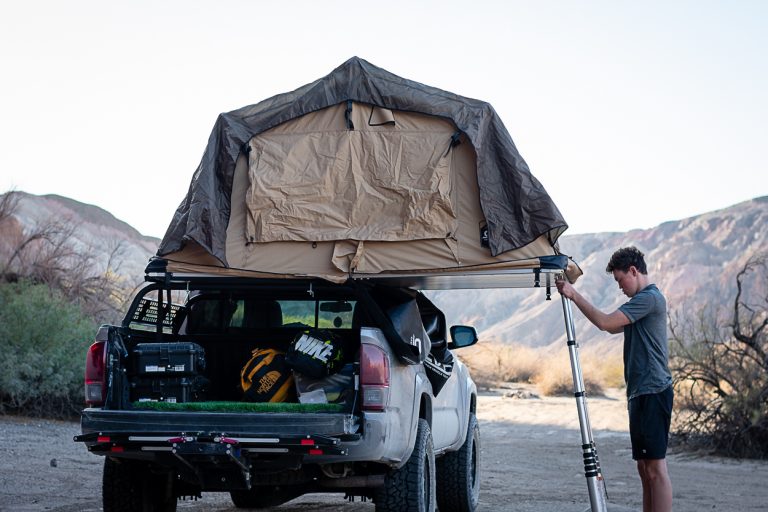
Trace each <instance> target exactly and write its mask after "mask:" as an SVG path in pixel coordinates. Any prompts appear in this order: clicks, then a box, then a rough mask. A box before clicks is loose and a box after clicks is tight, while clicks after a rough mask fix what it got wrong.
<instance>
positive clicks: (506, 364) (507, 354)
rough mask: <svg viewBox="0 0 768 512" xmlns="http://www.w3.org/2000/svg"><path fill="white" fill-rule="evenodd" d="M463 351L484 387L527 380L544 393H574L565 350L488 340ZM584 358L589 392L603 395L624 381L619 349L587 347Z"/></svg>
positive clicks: (584, 372)
mask: <svg viewBox="0 0 768 512" xmlns="http://www.w3.org/2000/svg"><path fill="white" fill-rule="evenodd" d="M459 355H460V357H461V359H462V360H463V361H464V362H465V363H466V365H467V366H468V367H469V369H470V371H471V373H472V378H473V379H474V380H475V382H476V383H477V384H478V386H480V387H486V388H490V387H494V386H496V385H498V384H499V383H501V382H527V383H534V384H536V385H537V387H538V388H539V391H540V392H541V393H542V394H544V395H551V396H563V395H567V396H573V377H572V373H571V366H570V360H569V357H568V353H567V352H566V351H565V350H562V351H561V350H553V349H551V348H533V347H526V346H524V345H518V344H502V343H493V342H485V343H479V344H478V345H476V346H474V347H472V348H469V349H466V350H462V351H461V352H460V353H459ZM580 359H581V365H582V373H583V378H584V385H585V388H586V390H587V393H588V394H590V395H592V396H600V395H603V394H605V388H608V387H622V386H623V385H624V374H623V363H622V361H621V353H620V352H619V351H615V352H606V351H604V350H601V351H597V350H589V349H587V350H583V351H582V352H581V357H580Z"/></svg>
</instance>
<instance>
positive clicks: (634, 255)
mask: <svg viewBox="0 0 768 512" xmlns="http://www.w3.org/2000/svg"><path fill="white" fill-rule="evenodd" d="M629 267H635V268H636V269H637V271H638V272H640V273H641V274H647V273H648V269H647V268H646V266H645V258H644V255H643V253H642V252H640V250H639V249H638V248H637V247H622V248H621V249H619V250H618V251H616V252H614V253H613V255H612V256H611V260H610V261H609V262H608V266H607V267H605V271H606V272H608V273H609V274H610V273H611V272H613V271H614V270H621V271H622V272H626V271H628V270H629Z"/></svg>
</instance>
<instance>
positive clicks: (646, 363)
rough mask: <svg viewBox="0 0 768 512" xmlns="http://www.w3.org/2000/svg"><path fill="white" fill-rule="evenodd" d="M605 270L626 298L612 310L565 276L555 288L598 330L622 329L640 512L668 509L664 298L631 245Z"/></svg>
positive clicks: (669, 399)
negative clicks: (607, 310) (640, 486)
mask: <svg viewBox="0 0 768 512" xmlns="http://www.w3.org/2000/svg"><path fill="white" fill-rule="evenodd" d="M605 271H606V272H608V273H609V274H613V278H614V279H615V280H616V283H617V284H618V285H619V288H620V289H621V291H622V292H624V295H626V296H627V297H629V299H630V300H629V301H628V302H626V303H624V304H623V305H622V306H620V307H619V309H617V310H616V311H614V312H613V313H604V312H602V311H600V310H599V309H597V308H596V307H595V306H593V305H592V304H591V303H590V302H589V301H588V300H587V299H585V298H584V296H582V295H581V294H580V293H579V292H577V291H576V289H575V288H574V287H573V286H571V284H570V283H568V282H567V281H565V280H559V281H557V290H558V291H559V292H560V293H561V294H562V295H563V296H565V297H567V298H569V299H571V300H572V301H573V302H574V304H576V306H577V307H578V308H579V309H580V310H581V312H582V313H584V316H586V317H587V319H589V321H590V322H592V323H593V324H595V326H596V327H597V328H598V329H600V330H601V331H607V332H610V333H612V334H618V333H620V332H624V380H625V381H626V383H627V399H628V408H629V435H630V438H631V440H632V458H633V459H635V460H636V461H637V471H638V473H639V474H640V480H641V481H642V483H643V512H668V511H671V510H672V482H671V481H670V479H669V474H668V473H667V461H666V459H665V457H666V453H667V438H668V435H669V423H670V419H671V417H672V375H671V373H670V372H669V364H668V361H669V357H668V353H667V301H666V300H665V299H664V295H662V294H661V292H660V291H659V289H658V288H657V287H656V285H655V284H652V283H650V281H649V279H648V270H647V268H646V265H645V259H644V257H643V253H642V252H640V251H639V250H638V249H637V248H636V247H624V248H621V249H619V250H618V251H616V252H614V253H613V255H612V256H611V260H610V261H609V262H608V266H607V267H606V268H605Z"/></svg>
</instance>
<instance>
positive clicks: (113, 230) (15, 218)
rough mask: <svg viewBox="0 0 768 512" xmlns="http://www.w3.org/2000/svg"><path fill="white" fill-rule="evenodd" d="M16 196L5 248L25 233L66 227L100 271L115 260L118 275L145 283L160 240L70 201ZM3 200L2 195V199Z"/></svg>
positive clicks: (6, 228) (99, 210)
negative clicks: (149, 264) (144, 277)
mask: <svg viewBox="0 0 768 512" xmlns="http://www.w3.org/2000/svg"><path fill="white" fill-rule="evenodd" d="M13 194H14V195H15V198H16V200H17V201H18V203H17V204H16V206H15V208H14V209H13V212H12V215H11V218H10V219H5V221H4V222H2V232H1V233H0V235H2V239H3V242H4V244H3V245H7V244H12V243H13V240H14V239H18V238H19V237H21V236H22V233H26V234H28V233H30V232H31V231H32V230H36V229H37V230H39V229H41V228H42V227H44V226H50V225H52V224H56V225H58V226H66V227H67V228H68V229H70V230H71V234H70V236H69V242H71V243H72V244H73V246H74V248H75V249H76V250H79V251H83V252H86V253H87V254H90V255H92V256H93V257H94V265H95V266H96V267H99V268H100V269H101V268H106V265H107V262H108V260H109V259H110V256H112V261H111V268H112V270H113V271H114V272H116V273H118V274H120V275H121V276H124V277H125V278H126V279H128V280H130V282H136V283H137V284H138V283H141V282H142V281H143V276H144V268H145V267H146V266H147V262H148V261H149V258H150V257H151V256H152V255H154V254H155V252H156V251H157V246H158V244H159V243H160V240H159V239H158V238H154V237H148V236H143V235H142V234H141V233H139V232H138V231H137V230H136V229H134V228H133V227H131V226H130V225H129V224H127V223H126V222H123V221H121V220H119V219H117V218H115V216H114V215H112V214H111V213H109V212H108V211H106V210H104V209H102V208H99V207H97V206H93V205H90V204H85V203H81V202H79V201H75V200H74V199H70V198H68V197H63V196H59V195H53V194H49V195H42V196H37V195H33V194H28V193H26V192H20V191H17V192H13ZM2 197H3V195H0V199H1V198H2ZM0 220H2V219H0ZM3 249H5V250H7V247H3Z"/></svg>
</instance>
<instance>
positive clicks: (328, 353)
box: [285, 329, 344, 379]
mask: <svg viewBox="0 0 768 512" xmlns="http://www.w3.org/2000/svg"><path fill="white" fill-rule="evenodd" d="M342 352H343V350H342V340H341V338H339V336H337V335H336V334H334V333H333V332H332V331H329V330H326V329H309V330H306V331H303V332H300V333H299V334H297V335H296V337H295V338H294V339H293V341H292V342H291V345H290V347H289V348H288V352H287V353H286V355H285V362H286V364H287V365H288V366H289V367H291V368H293V371H295V372H298V373H301V374H303V375H307V376H309V377H314V378H316V379H321V378H323V377H327V376H328V375H331V374H334V373H336V372H338V371H339V370H340V369H341V367H342V366H343V365H344V354H343V353H342Z"/></svg>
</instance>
